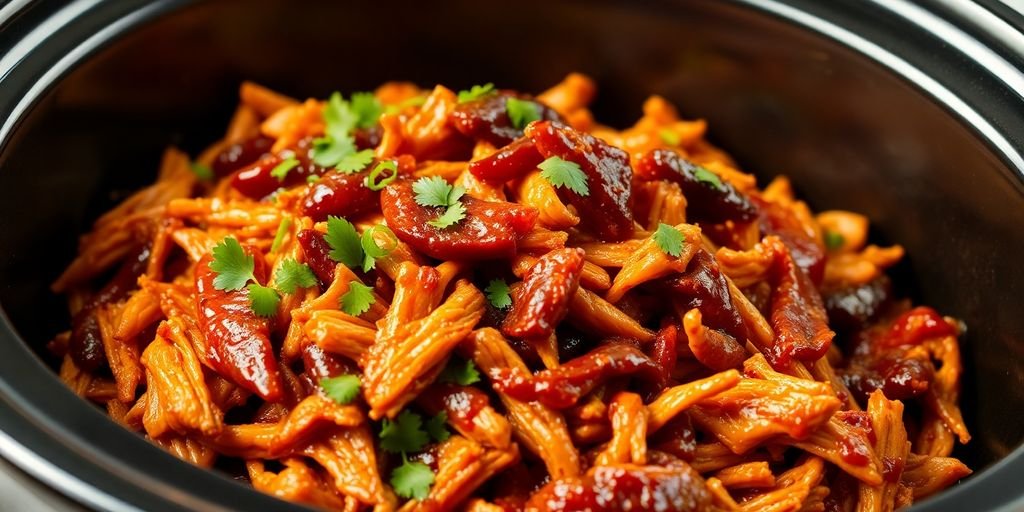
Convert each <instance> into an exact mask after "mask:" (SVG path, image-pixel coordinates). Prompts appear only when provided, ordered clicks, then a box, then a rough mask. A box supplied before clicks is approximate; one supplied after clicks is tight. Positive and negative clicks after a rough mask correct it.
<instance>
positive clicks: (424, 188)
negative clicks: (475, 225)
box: [412, 176, 466, 229]
mask: <svg viewBox="0 0 1024 512" xmlns="http://www.w3.org/2000/svg"><path fill="white" fill-rule="evenodd" d="M412 190H413V192H415V193H416V203H418V204H419V205H420V206H442V207H445V208H446V210H445V211H444V213H442V214H441V215H439V216H438V217H437V218H435V219H434V220H431V221H429V222H427V224H430V225H431V226H433V227H435V228H439V229H444V228H447V227H450V226H453V225H455V224H457V223H458V222H459V221H460V220H462V219H464V218H466V207H465V206H463V204H462V202H460V201H459V200H460V199H461V198H462V196H463V194H465V193H466V189H464V188H462V187H455V186H452V185H451V184H450V183H448V182H447V181H445V180H444V178H442V177H440V176H427V177H423V178H420V179H418V180H416V182H415V183H413V184H412Z"/></svg>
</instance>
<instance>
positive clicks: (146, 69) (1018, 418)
mask: <svg viewBox="0 0 1024 512" xmlns="http://www.w3.org/2000/svg"><path fill="white" fill-rule="evenodd" d="M432 4H433V3H431V2H419V3H413V2H409V3H401V2H365V1H351V2H337V1H326V0H324V1H311V2H303V3H301V4H299V3H296V2H287V1H284V0H265V1H260V2H249V1H244V0H218V1H213V2H203V3H189V2H183V1H174V0H156V1H147V0H118V1H116V2H100V1H98V0H72V1H64V2H62V1H54V2H47V1H26V0H21V1H19V0H15V1H13V2H11V3H8V4H7V5H6V6H3V7H0V51H4V52H5V53H4V54H3V56H2V57H0V113H3V116H4V117H3V119H2V120H0V123H2V124H0V197H2V199H0V306H2V308H3V315H2V318H0V431H2V433H0V455H2V456H3V457H4V458H6V459H7V460H9V461H11V462H12V463H13V464H15V465H17V466H18V467H20V468H22V469H23V470H24V471H26V472H28V473H30V474H31V475H33V476H34V477H35V478H38V479H39V480H40V481H42V482H43V483H44V484H45V485H48V486H51V487H52V488H54V489H56V490H58V491H59V492H61V493H64V494H66V495H68V496H70V497H72V498H73V499H75V500H78V501H80V502H81V503H83V504H85V505H87V506H90V507H93V508H96V509H101V510H122V509H124V510H128V509H137V508H138V509H145V510H265V511H271V510H285V509H294V508H295V506H294V505H290V504H286V503H284V502H281V501H277V500H275V499H273V498H271V497H268V496H264V495H261V494H259V493H257V492H255V491H252V490H251V489H248V488H246V487H245V486H243V485H241V484H239V483H237V482H233V481H231V480H230V479H228V478H226V477H225V476H222V475H221V474H218V473H215V472H209V471H204V470H200V469H196V468H193V467H191V466H189V465H188V464H186V463H184V462H180V461H178V460H177V459H175V458H173V457H172V456H170V455H168V454H165V453H164V452H162V451H161V450H160V449H158V448H156V447H155V446H152V445H150V444H149V443H147V442H146V441H145V440H143V439H142V438H140V437H138V436H136V435H134V434H132V433H130V432H128V431H126V430H123V429H121V428H120V427H118V426H117V425H115V424H114V423H113V422H112V421H110V420H109V419H107V418H106V417H105V416H104V414H103V413H102V412H101V411H99V410H97V409H96V408H95V407H93V406H91V405H90V404H88V403H86V402H84V401H82V400H79V399H78V398H76V397H75V396H74V395H73V394H72V393H71V392H70V391H69V390H67V389H65V388H64V386H63V385H62V384H61V383H60V382H59V381H58V380H57V378H56V375H55V374H54V372H53V363H54V362H53V361H52V360H51V359H50V358H48V357H47V356H46V354H45V351H44V350H43V345H44V344H45V342H46V341H47V340H48V339H49V338H50V337H52V335H53V334H54V333H56V332H58V331H60V330H62V329H64V328H66V324H67V318H66V314H65V309H64V305H63V303H62V300H61V299H60V298H58V297H55V296H53V295H52V294H51V293H50V292H49V288H48V284H49V283H50V282H51V281H52V280H53V278H54V277H55V276H56V275H57V274H58V273H59V272H60V270H61V269H62V268H63V267H64V265H65V264H66V263H67V262H68V261H70V259H71V257H72V255H73V252H74V249H75V243H76V237H77V235H78V234H79V233H81V232H83V231H85V230H87V228H88V226H89V225H90V223H91V222H92V220H93V219H95V218H96V216H97V215H98V214H99V212H101V211H104V210H105V209H107V208H109V207H110V206H112V205H113V204H114V202H116V201H117V200H118V199H119V198H120V197H123V195H124V194H125V193H126V192H128V191H131V190H133V189H135V188H137V187H140V186H142V185H143V184H145V183H148V182H150V181H151V180H152V179H153V176H154V172H155V169H156V164H157V162H158V159H159V155H160V151H161V150H162V148H163V147H165V146H166V145H168V144H175V145H178V146H179V147H182V148H184V149H186V150H188V151H191V152H192V154H195V152H196V151H197V150H198V149H199V148H200V147H201V146H202V145H203V144H204V143H206V142H208V141H210V140H213V139H214V138H216V137H217V135H218V131H219V130H220V129H221V127H222V126H223V125H224V123H225V122H226V120H227V119H228V117H229V115H230V112H231V110H232V108H233V106H234V104H235V101H236V90H237V86H238V84H239V82H240V81H241V80H243V79H249V80H254V81H257V82H260V83H263V84H266V85H269V86H271V87H273V88H275V89H278V90H281V91H284V92H287V93H290V94H292V95H294V96H298V97H310V96H315V97H324V96H326V95H327V94H329V93H330V92H331V91H333V90H343V91H351V90H362V89H368V88H371V87H373V86H375V85H376V84H378V83H380V82H382V81H385V80H390V79H404V80H412V81H415V82H418V83H420V84H421V85H424V86H430V85H432V84H434V83H438V82H443V83H446V84H449V85H452V86H454V87H465V86H468V85H470V84H473V83H479V82H486V81H492V82H494V83H497V84H500V85H502V86H507V87H511V88H517V89H522V90H540V89H542V88H543V87H545V86H547V85H549V84H552V83H555V82H556V81H557V80H558V79H559V78H560V77H561V76H563V75H564V74H565V73H567V72H569V71H573V70H578V71H582V72H584V73H587V74H590V75H591V76H593V77H594V78H595V79H596V80H597V82H598V84H599V85H600V97H599V99H598V101H597V104H596V105H595V109H596V113H597V115H598V117H599V118H601V119H610V120H612V121H613V122H617V123H618V124H620V125H624V124H626V123H629V122H631V121H632V119H634V118H635V117H636V116H638V115H639V106H640V103H641V101H642V99H643V98H644V97H645V96H646V95H648V94H651V93H657V94H661V95H663V96H665V97H667V98H668V99H669V100H670V101H672V102H674V103H675V104H677V105H679V106H680V107H681V110H682V111H683V113H684V114H685V115H687V116H689V117H703V118H706V119H707V120H708V121H709V123H710V127H711V135H712V138H713V140H714V141H715V142H717V143H718V144H719V145H721V146H723V147H724V148H726V149H727V150H729V151H730V152H732V154H733V155H735V156H736V157H737V159H738V160H739V161H740V162H741V164H742V165H743V167H744V168H745V169H748V170H751V171H754V172H756V173H757V175H758V176H759V178H761V179H762V180H765V181H766V180H768V179H770V177H771V176H773V175H774V174H776V173H785V174H787V175H789V176H791V177H792V178H793V182H794V184H795V185H796V186H797V188H798V190H799V192H800V193H801V194H802V196H803V197H805V198H806V199H808V201H809V202H810V203H811V205H812V207H815V208H822V207H828V208H842V209H849V210H854V211H858V212H863V213H865V214H867V215H868V216H869V217H870V218H871V220H872V223H873V226H874V233H875V236H877V237H878V238H879V240H881V241H899V242H900V243H901V244H903V245H904V246H905V247H906V248H907V252H908V255H909V257H908V258H907V261H906V262H905V263H904V264H903V265H902V267H901V268H899V270H898V272H897V276H896V277H897V281H898V284H899V285H900V286H901V287H902V289H903V290H909V293H910V294H911V296H913V297H914V298H915V299H917V300H919V301H921V302H923V303H926V304H929V305H933V306H935V307H936V308H937V309H939V310H940V311H942V312H944V313H947V314H952V315H956V316H958V317H960V318H962V319H963V320H964V321H965V322H966V324H967V325H968V327H969V330H968V332H967V334H966V336H965V337H964V338H963V340H962V343H963V350H964V357H965V366H966V368H967V373H966V375H965V379H964V390H963V394H962V400H961V401H962V406H963V409H964V412H965V416H966V418H967V422H968V425H969V427H970V428H971V430H972V433H973V434H974V440H973V441H972V442H971V443H970V444H969V445H968V446H966V447H964V448H962V449H960V450H959V451H958V453H956V455H957V456H959V457H961V458H963V459H964V461H965V462H967V463H968V465H970V466H971V467H972V468H973V469H975V471H976V473H975V475H974V476H972V477H970V478H969V479H967V480H965V481H964V482H962V483H960V484H958V485H957V486H955V487H953V488H951V489H949V490H947V491H946V492H944V493H942V494H941V495H939V496H936V497H934V498H932V499H929V500H927V501H925V502H923V503H921V504H919V505H917V506H915V507H914V509H915V510H920V511H932V510H996V509H1006V510H1011V509H1012V510H1019V509H1021V508H1022V507H1024V488H1022V487H1021V486H1020V475H1021V474H1024V451H1022V449H1021V448H1020V447H1019V445H1020V444H1021V440H1022V438H1024V358H1022V354H1024V314H1021V310H1022V308H1021V306H1022V305H1024V299H1022V297H1024V272H1021V270H1020V268H1019V267H1020V262H1021V255H1022V254H1024V156H1022V150H1024V108H1022V107H1024V74H1022V70H1024V36H1022V35H1021V31H1020V30H1021V27H1022V26H1024V25H1022V23H1021V20H1022V19H1024V17H1022V15H1021V13H1020V12H1018V11H1016V10H1015V8H1014V7H1013V6H1012V4H1010V3H1009V2H1006V3H1002V2H999V1H996V0H992V1H990V2H987V3H980V4H979V3H967V2H957V1H954V0H933V1H931V2H926V3H923V4H913V3H910V2H907V1H904V0H860V1H857V2H854V1H840V2H832V1H829V2H821V1H812V0H806V1H803V0H732V1H719V0H691V1H683V0H677V1H670V0H661V1H648V2H626V1H611V0H590V1H584V0H576V1H566V2H547V1H544V0H521V1H519V2H515V3H500V4H499V3H493V4H492V3H484V2H474V1H469V0H458V1H454V2H445V3H444V4H443V5H432Z"/></svg>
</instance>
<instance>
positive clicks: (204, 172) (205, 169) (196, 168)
mask: <svg viewBox="0 0 1024 512" xmlns="http://www.w3.org/2000/svg"><path fill="white" fill-rule="evenodd" d="M189 169H191V170H192V174H195V175H196V178H199V179H200V180H202V181H210V180H212V179H213V169H210V166H208V165H205V164H201V163H199V162H192V165H190V166H189Z"/></svg>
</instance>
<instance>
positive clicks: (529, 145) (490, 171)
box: [469, 138, 544, 183]
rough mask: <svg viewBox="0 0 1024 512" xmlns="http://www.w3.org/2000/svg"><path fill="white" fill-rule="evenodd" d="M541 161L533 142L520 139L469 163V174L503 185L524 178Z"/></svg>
mask: <svg viewBox="0 0 1024 512" xmlns="http://www.w3.org/2000/svg"><path fill="white" fill-rule="evenodd" d="M543 161H544V157H543V156H541V155H540V153H539V152H537V146H535V145H534V144H533V141H532V140H530V139H528V138H522V139H518V140H516V141H515V142H513V143H511V144H509V145H507V146H505V147H503V148H501V149H499V150H497V151H495V152H494V153H493V154H491V155H490V156H487V157H486V158H481V159H480V160H476V161H473V162H470V163H469V172H471V173H473V175H474V176H476V177H477V178H480V179H481V180H484V181H488V182H491V183H504V182H506V181H509V180H513V179H516V178H521V177H523V176H525V175H526V174H527V173H529V172H530V171H532V170H534V169H536V168H537V166H538V165H540V163H541V162H543Z"/></svg>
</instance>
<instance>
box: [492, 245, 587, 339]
mask: <svg viewBox="0 0 1024 512" xmlns="http://www.w3.org/2000/svg"><path fill="white" fill-rule="evenodd" d="M583 256H584V252H583V249H556V250H554V251H551V252H549V253H547V254H545V255H544V256H541V257H540V258H539V259H538V260H537V263H535V264H534V265H533V267H531V268H530V270H529V271H528V272H527V273H526V276H525V277H524V278H523V285H522V286H520V287H519V288H518V289H517V290H516V293H515V295H514V297H512V310H511V311H509V313H508V316H506V317H505V321H504V323H503V324H502V328H501V330H502V332H504V333H505V335H507V336H512V337H517V338H530V339H538V338H547V337H548V336H549V335H551V333H552V332H554V330H555V327H556V326H557V325H558V323H559V322H561V321H562V319H563V318H565V315H566V313H568V311H569V300H570V299H572V296H573V295H574V294H575V293H576V290H577V288H578V287H579V283H580V273H581V272H583Z"/></svg>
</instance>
